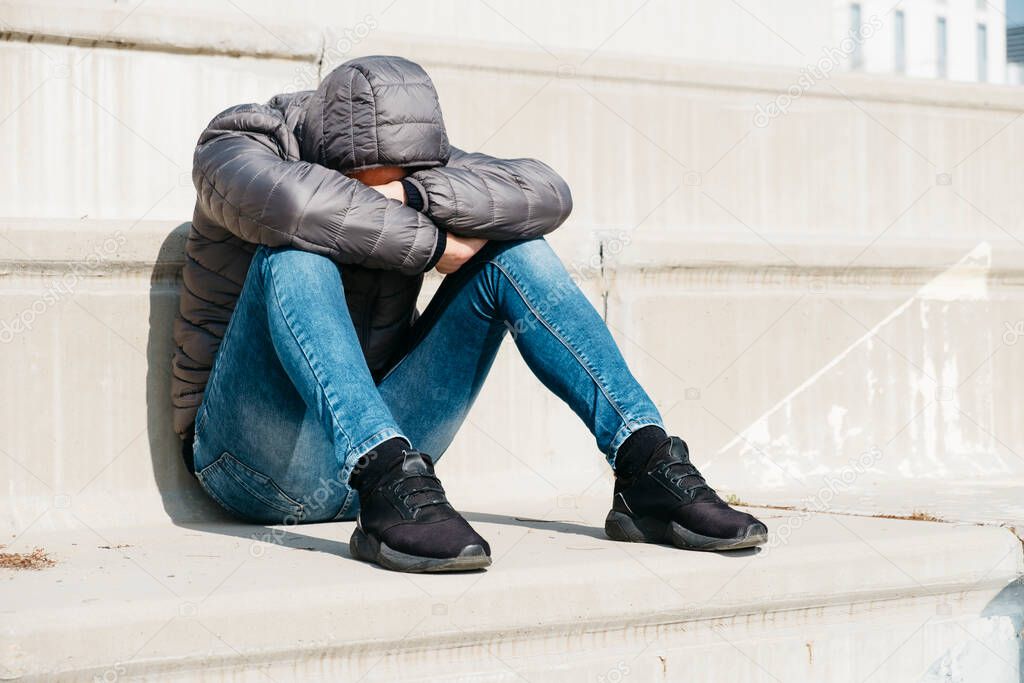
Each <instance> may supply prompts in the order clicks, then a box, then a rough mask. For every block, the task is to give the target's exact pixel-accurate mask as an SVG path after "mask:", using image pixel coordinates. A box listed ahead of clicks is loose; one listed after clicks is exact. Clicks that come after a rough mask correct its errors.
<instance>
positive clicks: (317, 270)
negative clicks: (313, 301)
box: [254, 247, 341, 284]
mask: <svg viewBox="0 0 1024 683" xmlns="http://www.w3.org/2000/svg"><path fill="white" fill-rule="evenodd" d="M254 258H257V259H260V262H261V264H260V265H261V266H262V268H263V272H264V274H265V275H266V274H270V275H274V276H278V275H279V274H281V273H287V274H288V277H289V278H290V279H291V278H294V279H297V280H299V281H302V282H305V283H310V284H315V283H322V282H337V281H338V280H339V279H340V277H341V269H340V267H339V266H338V265H337V264H336V263H335V262H334V261H332V260H331V259H329V258H328V257H326V256H321V255H319V254H313V253H311V252H308V251H302V250H301V249H295V248H292V247H260V248H259V250H258V251H257V253H256V256H255V257H254Z"/></svg>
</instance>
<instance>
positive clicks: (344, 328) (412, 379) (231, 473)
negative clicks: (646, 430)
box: [194, 238, 662, 524]
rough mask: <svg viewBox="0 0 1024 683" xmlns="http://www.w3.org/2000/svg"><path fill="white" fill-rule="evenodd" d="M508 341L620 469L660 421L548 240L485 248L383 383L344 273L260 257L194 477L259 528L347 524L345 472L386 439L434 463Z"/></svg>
mask: <svg viewBox="0 0 1024 683" xmlns="http://www.w3.org/2000/svg"><path fill="white" fill-rule="evenodd" d="M507 333H511V335H512V337H513V339H514V341H515V344H516V346H517V347H518V348H519V351H520V353H521V354H522V356H523V358H524V359H525V360H526V363H527V365H528V366H529V367H530V369H531V370H532V371H533V373H534V374H535V375H536V376H537V377H538V378H539V379H540V381H541V382H543V383H544V385H545V386H546V387H547V388H548V389H550V390H551V391H553V392H554V393H555V394H556V395H557V396H559V397H560V398H561V399H562V400H564V401H565V402H566V403H567V404H568V405H569V406H570V407H571V408H572V409H573V411H575V412H576V414H577V415H579V416H580V418H582V420H583V421H584V422H585V423H586V425H587V426H588V427H589V428H590V430H591V432H592V433H593V434H594V437H595V438H596V440H597V445H598V447H599V448H600V449H601V451H602V452H603V453H605V455H606V456H607V458H608V461H609V463H612V464H614V458H615V453H616V451H617V449H618V448H619V446H620V445H621V444H622V442H623V441H625V440H626V438H627V437H628V436H629V435H630V434H631V433H632V432H634V431H636V430H637V429H639V428H640V427H643V426H645V425H661V424H662V421H661V416H660V415H659V414H658V410H657V408H655V406H654V403H653V402H652V401H651V399H650V398H649V397H648V396H647V394H646V393H645V392H644V390H643V389H642V388H641V387H640V385H639V384H638V383H637V381H636V380H635V379H634V378H633V375H632V374H631V373H630V371H629V368H628V367H627V366H626V362H625V360H623V358H622V355H621V354H620V353H619V349H618V347H617V346H616V345H615V341H614V340H613V339H612V336H611V334H609V332H608V328H607V327H606V326H605V325H604V322H603V321H602V320H601V318H600V316H599V315H598V314H597V311H595V310H594V308H593V306H591V305H590V302H589V301H587V299H586V298H585V297H584V296H583V294H582V293H581V292H580V290H579V288H578V287H577V286H576V284H575V283H574V282H573V281H572V279H571V278H570V277H569V274H568V273H567V272H566V270H565V268H564V267H563V265H562V263H561V261H559V259H558V257H557V256H556V255H555V253H554V252H553V251H552V250H551V247H550V246H549V245H548V243H547V242H546V241H545V240H544V239H542V238H541V239H533V240H521V241H509V242H490V243H488V244H487V245H486V246H485V247H484V248H483V249H482V250H481V251H480V252H479V253H478V254H477V255H476V256H475V257H474V258H473V259H471V260H470V261H469V262H467V263H466V264H465V265H463V266H462V268H460V269H459V270H458V271H457V272H456V273H454V274H452V275H449V276H448V277H446V278H445V279H444V281H443V282H442V284H441V286H440V288H439V289H438V291H437V294H436V295H435V296H434V298H433V300H432V301H431V302H430V304H429V306H428V307H427V309H426V310H425V311H424V313H423V315H422V316H420V318H419V319H418V320H417V321H416V323H415V324H414V325H413V328H412V330H411V332H410V335H411V336H410V338H409V344H408V345H407V349H408V350H407V352H406V353H405V354H404V356H402V357H401V359H399V360H398V361H397V362H396V363H395V364H394V365H393V367H391V369H390V370H389V371H388V373H387V374H386V375H385V376H384V377H383V378H382V379H381V381H380V382H379V383H375V382H374V380H373V378H372V376H371V374H370V371H369V369H368V368H367V366H366V361H365V359H364V357H363V353H362V350H361V348H360V345H359V340H358V338H357V336H356V331H355V327H354V326H353V324H352V319H351V317H350V315H349V311H348V307H347V305H346V302H345V292H344V289H343V287H342V279H341V269H340V267H339V266H337V265H336V264H334V263H333V262H332V261H330V260H328V259H327V258H325V257H322V256H316V255H314V254H309V253H306V252H302V251H297V250H294V249H272V248H267V247H261V248H260V249H259V250H257V252H256V254H255V256H254V257H253V260H252V264H251V265H250V267H249V272H248V276H247V277H246V281H245V285H244V287H243V288H242V293H241V296H240V297H239V299H238V302H237V304H236V306H235V311H234V313H233V315H232V317H231V322H230V324H229V325H228V329H227V331H226V333H225V335H224V340H223V342H222V344H221V347H220V350H219V352H218V354H217V358H216V362H215V363H214V368H213V372H212V373H211V375H210V380H209V383H208V384H207V387H206V393H205V396H204V399H203V403H202V406H201V407H200V410H199V414H198V417H197V419H196V439H195V445H194V453H195V467H196V475H197V476H198V478H199V481H200V482H201V483H202V486H203V488H204V489H205V490H206V491H207V493H209V495H210V496H211V497H213V498H214V499H215V500H216V501H217V502H218V503H220V504H221V505H222V506H223V507H225V508H227V509H228V510H229V511H231V512H233V513H235V514H236V515H237V516H240V517H242V518H244V519H247V520H249V521H253V522H260V523H271V524H280V523H286V524H288V523H290V524H294V523H301V522H322V521H329V520H342V519H353V518H354V517H355V515H356V512H357V510H358V498H357V494H356V492H355V491H354V490H352V489H350V488H349V486H348V477H349V475H350V474H351V472H352V469H353V468H354V467H355V464H356V461H357V460H358V459H359V457H360V456H361V455H363V454H365V453H367V452H369V451H371V450H372V449H373V448H375V447H376V446H377V445H378V444H380V443H381V442H383V441H385V440H387V439H391V438H393V437H402V438H404V439H406V440H407V441H408V442H409V443H410V445H411V446H413V447H415V448H417V449H419V450H421V451H423V452H424V453H427V454H429V455H431V456H432V457H433V458H434V459H435V460H436V459H437V458H438V457H439V456H440V455H441V454H443V453H444V451H445V450H446V449H447V448H448V445H449V444H450V443H451V441H452V439H453V438H454V437H455V432H456V431H457V430H458V429H459V427H460V425H461V424H462V422H463V420H464V419H465V418H466V414H467V413H468V412H469V409H470V406H472V404H473V401H474V399H475V398H476V396H477V394H478V393H479V391H480V387H481V385H482V384H483V381H484V379H485V378H486V376H487V373H488V371H489V370H490V368H491V365H492V363H493V361H494V357H495V354H496V353H497V351H498V347H499V346H500V344H501V342H502V340H503V339H504V337H505V335H506V334H507Z"/></svg>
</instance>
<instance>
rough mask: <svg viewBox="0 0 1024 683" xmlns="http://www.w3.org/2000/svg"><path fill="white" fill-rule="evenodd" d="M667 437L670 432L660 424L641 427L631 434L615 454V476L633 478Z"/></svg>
mask: <svg viewBox="0 0 1024 683" xmlns="http://www.w3.org/2000/svg"><path fill="white" fill-rule="evenodd" d="M666 439H668V434H666V433H665V430H664V429H662V428H661V427H659V426H658V425H648V426H646V427H641V428H640V429H638V430H636V431H635V432H633V433H632V434H630V435H629V438H628V439H626V440H625V441H624V442H623V443H622V445H621V446H619V450H618V452H617V453H616V454H615V476H616V477H623V478H626V479H631V478H632V477H633V476H635V475H636V474H637V473H638V472H639V471H640V469H641V468H642V467H643V466H644V465H645V464H647V461H648V460H650V459H651V455H652V454H653V453H654V450H655V449H656V448H657V447H658V446H660V445H661V444H662V443H664V442H665V440H666Z"/></svg>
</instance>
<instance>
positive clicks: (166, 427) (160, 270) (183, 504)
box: [146, 223, 229, 526]
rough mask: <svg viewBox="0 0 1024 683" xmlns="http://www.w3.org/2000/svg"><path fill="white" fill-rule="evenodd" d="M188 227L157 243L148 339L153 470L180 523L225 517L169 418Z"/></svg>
mask: <svg viewBox="0 0 1024 683" xmlns="http://www.w3.org/2000/svg"><path fill="white" fill-rule="evenodd" d="M189 227H190V224H189V223H182V224H181V225H179V226H177V227H176V228H175V229H174V230H172V231H171V232H170V233H168V235H167V237H166V238H165V239H164V241H163V244H161V245H160V252H159V254H158V256H157V260H156V264H155V265H154V266H153V272H152V273H151V275H150V285H149V337H148V339H147V343H146V363H147V370H146V412H147V415H146V424H147V431H148V434H149V453H150V457H151V458H152V460H153V476H154V477H155V479H156V486H157V489H158V490H159V491H160V499H161V503H162V504H163V507H164V511H165V512H166V513H167V516H168V517H170V519H171V521H172V522H174V523H175V524H177V525H182V526H185V525H187V524H188V523H197V522H207V521H228V519H229V518H228V517H227V515H226V513H225V512H223V511H222V510H221V509H220V508H219V507H217V505H216V504H214V503H213V501H211V500H210V499H209V497H208V496H206V494H205V493H203V491H202V489H200V487H199V482H198V481H196V478H195V477H193V476H192V475H191V474H189V472H188V470H187V469H185V464H184V461H183V460H182V457H181V440H180V439H179V438H178V435H177V434H175V432H174V425H173V421H172V409H171V356H172V354H173V353H174V333H173V325H174V318H175V316H176V315H177V311H178V288H179V287H180V286H181V268H182V265H183V264H184V259H185V240H186V239H187V236H188V230H189Z"/></svg>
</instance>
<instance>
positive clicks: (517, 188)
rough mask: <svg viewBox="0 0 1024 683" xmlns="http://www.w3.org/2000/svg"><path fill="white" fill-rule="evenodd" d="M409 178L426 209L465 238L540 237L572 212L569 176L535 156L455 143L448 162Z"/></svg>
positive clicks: (435, 221)
mask: <svg viewBox="0 0 1024 683" xmlns="http://www.w3.org/2000/svg"><path fill="white" fill-rule="evenodd" d="M408 180H409V181H410V182H412V184H414V185H415V186H417V189H418V190H419V191H420V194H421V195H422V197H423V212H424V213H425V214H426V215H428V216H429V217H430V218H431V219H432V220H433V221H434V223H435V224H436V225H437V226H438V227H441V228H443V229H445V230H447V231H449V232H451V233H453V234H455V235H461V236H464V237H480V238H484V239H489V240H510V239H522V238H529V237H537V236H540V235H545V234H547V233H549V232H551V231H552V230H554V229H555V228H557V227H558V226H559V225H561V224H562V223H563V222H564V221H565V219H566V218H568V217H569V213H570V212H571V211H572V193H571V192H570V191H569V186H568V185H567V184H566V182H565V180H563V179H562V178H561V176H559V175H558V174H557V173H555V171H554V170H552V169H551V167H550V166H548V165H547V164H544V163H542V162H540V161H537V160H536V159H498V158H495V157H492V156H488V155H486V154H480V153H472V154H470V153H467V152H463V151H462V150H459V149H456V148H454V147H453V148H452V154H451V158H450V159H449V161H448V165H447V166H438V167H436V168H429V169H425V170H422V171H417V172H416V173H413V174H412V175H410V176H409V177H408Z"/></svg>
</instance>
